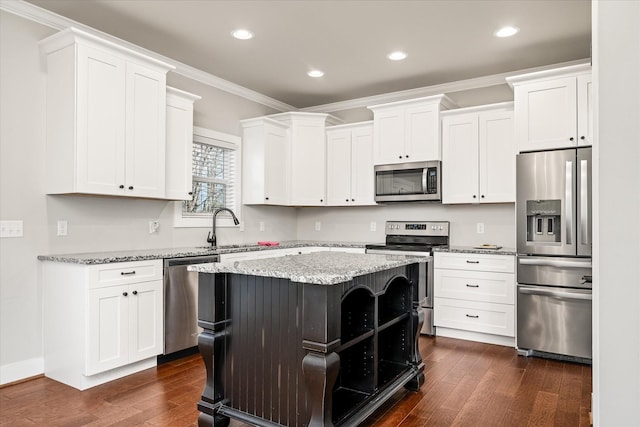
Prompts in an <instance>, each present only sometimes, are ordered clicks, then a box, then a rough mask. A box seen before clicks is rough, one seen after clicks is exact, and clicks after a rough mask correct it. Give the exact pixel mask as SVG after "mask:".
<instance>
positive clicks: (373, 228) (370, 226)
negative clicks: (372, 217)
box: [369, 221, 377, 231]
mask: <svg viewBox="0 0 640 427" xmlns="http://www.w3.org/2000/svg"><path fill="white" fill-rule="evenodd" d="M376 228H377V226H376V222H375V221H371V224H369V230H371V231H376Z"/></svg>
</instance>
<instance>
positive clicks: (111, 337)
mask: <svg viewBox="0 0 640 427" xmlns="http://www.w3.org/2000/svg"><path fill="white" fill-rule="evenodd" d="M42 278H43V296H44V362H45V363H44V365H45V366H44V371H45V375H46V376H47V377H50V378H52V379H54V380H57V381H60V382H62V383H65V384H68V385H70V386H72V387H75V388H77V389H80V390H84V389H87V388H90V387H93V386H96V385H99V384H102V383H105V382H108V381H111V380H114V379H117V378H121V377H123V376H125V375H129V374H131V373H134V372H137V371H140V370H143V369H147V368H150V367H153V366H155V365H156V356H157V355H158V354H161V353H162V349H163V336H164V334H163V280H162V279H163V270H162V260H149V261H135V262H122V263H111V264H99V265H81V264H70V263H58V262H43V263H42Z"/></svg>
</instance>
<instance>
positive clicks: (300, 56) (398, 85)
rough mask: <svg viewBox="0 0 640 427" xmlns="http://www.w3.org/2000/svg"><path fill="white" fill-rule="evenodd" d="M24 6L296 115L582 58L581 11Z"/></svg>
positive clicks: (570, 7)
mask: <svg viewBox="0 0 640 427" xmlns="http://www.w3.org/2000/svg"><path fill="white" fill-rule="evenodd" d="M29 2H30V3H33V4H35V5H37V6H40V7H42V8H44V9H48V10H50V11H52V12H55V13H57V14H59V15H62V16H64V17H67V18H70V19H72V20H75V21H77V22H80V23H82V24H85V25H88V26H90V27H93V28H95V29H98V30H101V31H103V32H106V33H108V34H111V35H113V36H116V37H119V38H121V39H124V40H127V41H129V42H131V43H134V44H137V45H139V46H142V47H144V48H146V49H149V50H152V51H154V52H157V53H160V54H162V55H164V56H167V57H169V58H172V59H174V60H177V61H180V62H182V63H185V64H188V65H190V66H192V67H195V68H197V69H199V70H202V71H205V72H207V73H210V74H212V75H215V76H217V77H220V78H222V79H225V80H228V81H231V82H233V83H236V84H238V85H241V86H243V87H246V88H248V89H251V90H254V91H256V92H259V93H261V94H264V95H267V96H269V97H271V98H274V99H276V100H278V101H281V102H284V103H286V104H289V105H291V106H294V107H296V108H304V107H310V106H317V105H322V104H328V103H334V102H340V101H346V100H350V99H356V98H362V97H368V96H373V95H379V94H384V93H389V92H395V91H402V90H408V89H415V88H421V87H427V86H433V85H439V84H444V83H449V82H456V81H460V80H466V79H473V78H477V77H482V76H488V75H494V74H501V73H506V72H512V71H517V70H523V69H528V68H534V67H539V66H545V65H551V64H558V63H563V62H569V61H575V60H580V59H585V58H589V57H590V56H591V52H590V48H591V1H590V0H562V1H550V0H549V1H545V0H495V1H494V0H445V1H437V0H414V1H402V0H392V1H383V0H374V1H366V0H338V1H333V0H283V1H271V0H256V1H244V0H232V1H223V0H83V1H80V0H29ZM505 25H513V26H516V27H519V28H520V33H519V34H517V35H516V36H514V37H510V38H497V37H495V36H494V35H493V33H494V32H495V31H496V30H498V29H499V28H500V27H502V26H505ZM239 27H243V28H247V29H250V30H251V31H253V32H254V33H255V37H254V38H253V39H252V40H245V41H241V40H236V39H234V38H232V37H231V35H230V33H231V31H232V30H234V29H236V28H239ZM398 49H400V50H404V51H406V52H407V53H408V57H407V59H405V60H404V61H390V60H388V59H387V58H386V55H387V54H388V53H389V52H391V51H392V50H398ZM312 68H318V69H321V70H323V71H324V72H325V75H324V76H323V77H321V78H316V79H313V78H311V77H308V76H307V74H306V73H307V71H309V70H310V69H312Z"/></svg>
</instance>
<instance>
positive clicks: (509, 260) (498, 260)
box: [434, 252, 515, 273]
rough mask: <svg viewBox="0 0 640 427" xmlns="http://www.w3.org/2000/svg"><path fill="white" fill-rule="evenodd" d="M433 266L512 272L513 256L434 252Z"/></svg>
mask: <svg viewBox="0 0 640 427" xmlns="http://www.w3.org/2000/svg"><path fill="white" fill-rule="evenodd" d="M434 261H435V263H434V267H435V268H452V269H457V270H474V271H496V272H498V273H514V272H515V257H514V256H513V255H485V254H465V253H441V252H436V253H435V254H434Z"/></svg>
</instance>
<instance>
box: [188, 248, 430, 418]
mask: <svg viewBox="0 0 640 427" xmlns="http://www.w3.org/2000/svg"><path fill="white" fill-rule="evenodd" d="M423 261H425V260H424V258H421V257H417V256H403V255H373V254H349V253H336V252H316V253H311V254H303V255H289V256H284V257H278V258H268V259H261V260H251V261H240V262H238V261H235V262H232V261H231V262H222V263H214V264H203V265H198V266H192V267H190V269H192V270H195V271H199V272H200V280H199V301H198V312H199V324H200V326H201V327H202V328H203V329H204V331H203V332H202V334H200V337H199V348H200V352H201V354H202V357H203V359H204V363H205V367H206V370H207V382H206V385H205V389H204V391H203V394H202V398H201V401H200V402H199V403H198V408H199V410H200V411H201V415H200V418H199V424H200V425H201V426H217V427H220V426H225V425H227V424H228V423H229V418H235V419H238V420H241V421H244V422H248V423H251V424H254V425H259V426H278V425H282V426H285V425H286V426H334V425H336V426H338V425H345V426H346V425H357V424H359V423H360V422H361V421H362V420H364V419H365V418H366V417H368V416H369V415H371V414H372V413H373V412H374V411H375V410H376V409H377V408H378V407H380V406H381V405H382V404H383V403H384V402H385V401H386V400H388V399H389V398H390V397H391V396H392V395H393V394H394V393H395V392H396V391H397V390H399V389H400V388H402V387H406V388H408V389H410V390H414V391H416V390H418V389H419V387H420V386H421V385H422V383H423V382H424V374H423V370H424V365H423V363H422V358H421V356H420V353H419V350H418V345H417V340H418V335H419V331H420V328H421V326H422V321H423V314H422V311H421V310H420V308H419V301H418V290H417V285H418V278H419V274H418V269H419V263H420V262H423Z"/></svg>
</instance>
